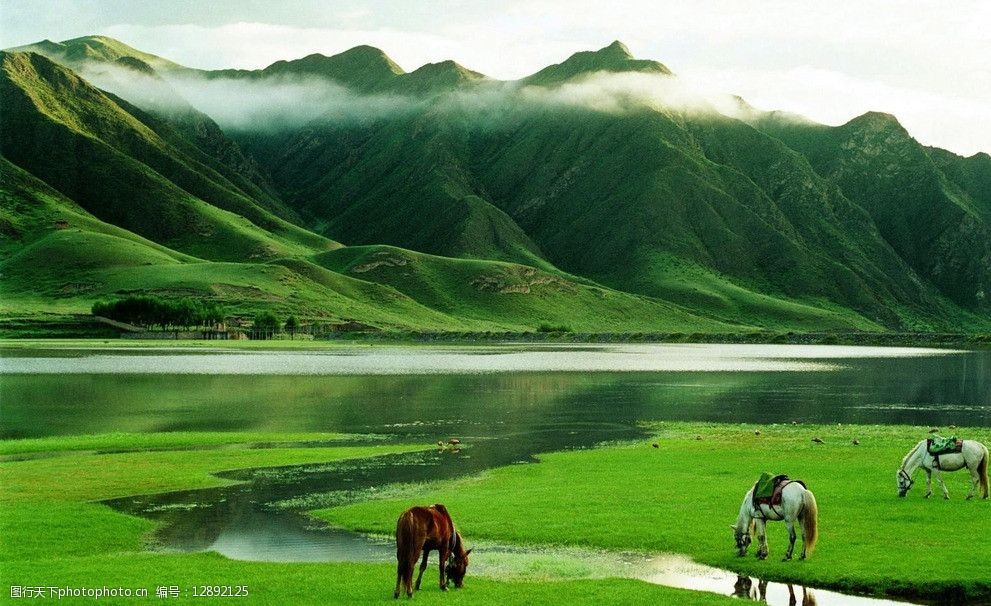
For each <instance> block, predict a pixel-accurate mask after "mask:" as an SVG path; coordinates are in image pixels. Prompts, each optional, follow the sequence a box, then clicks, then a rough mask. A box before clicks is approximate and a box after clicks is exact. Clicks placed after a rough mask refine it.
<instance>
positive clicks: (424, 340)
mask: <svg viewBox="0 0 991 606" xmlns="http://www.w3.org/2000/svg"><path fill="white" fill-rule="evenodd" d="M623 343H630V344H712V345H718V344H723V345H847V346H873V347H931V348H963V349H991V334H983V333H973V334H964V333H860V332H852V333H834V332H828V333H827V332H823V333H799V332H771V331H768V332H750V333H714V334H708V333H642V332H614V333H574V332H408V331H396V332H354V333H341V334H339V335H336V336H334V337H330V338H312V337H310V336H309V335H297V337H296V338H295V339H290V338H288V337H286V338H275V339H264V340H250V339H232V340H183V339H123V338H120V337H118V336H113V335H106V336H60V335H51V336H37V335H31V336H4V337H0V350H2V349H4V348H20V347H37V346H41V347H44V346H50V345H76V346H79V347H89V346H95V347H106V346H111V347H114V348H133V349H143V348H148V347H160V348H174V347H192V348H207V349H279V350H282V349H319V348H322V347H330V348H332V347H338V346H342V345H347V346H360V345H367V346H374V345H408V346H420V345H444V346H458V345H512V344H547V345H558V344H560V345H567V344H623Z"/></svg>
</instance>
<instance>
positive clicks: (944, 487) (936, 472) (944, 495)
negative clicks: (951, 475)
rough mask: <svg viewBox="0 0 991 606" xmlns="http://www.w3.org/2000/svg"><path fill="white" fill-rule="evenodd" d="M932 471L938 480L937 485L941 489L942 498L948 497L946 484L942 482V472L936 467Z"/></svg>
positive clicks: (948, 492)
mask: <svg viewBox="0 0 991 606" xmlns="http://www.w3.org/2000/svg"><path fill="white" fill-rule="evenodd" d="M933 473H934V474H936V481H937V482H939V487H940V488H942V489H943V498H944V499H949V498H950V491H949V490H947V489H946V484H945V483H944V482H943V472H942V471H940V470H938V469H934V470H933Z"/></svg>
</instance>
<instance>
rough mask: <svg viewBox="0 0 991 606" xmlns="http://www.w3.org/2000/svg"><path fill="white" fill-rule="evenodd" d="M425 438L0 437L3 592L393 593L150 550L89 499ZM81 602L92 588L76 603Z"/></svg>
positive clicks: (341, 578)
mask: <svg viewBox="0 0 991 606" xmlns="http://www.w3.org/2000/svg"><path fill="white" fill-rule="evenodd" d="M349 439H350V440H352V441H354V440H356V439H357V444H356V445H353V446H336V445H335V446H321V445H319V443H334V444H337V443H340V442H341V441H342V440H349ZM423 447H424V446H422V445H395V444H388V445H387V444H377V443H375V441H374V440H371V439H360V438H358V437H356V436H342V435H337V434H316V433H314V434H308V433H301V434H269V433H176V434H170V433H169V434H167V433H155V434H107V435H96V436H69V437H59V438H43V439H31V440H8V441H4V442H0V484H2V485H3V486H4V490H3V491H2V493H0V569H2V570H3V582H2V585H3V587H0V596H2V597H0V600H3V601H6V600H7V598H8V597H9V596H10V588H9V586H10V585H20V586H50V585H55V586H70V587H83V586H89V587H93V586H101V585H107V586H110V587H129V588H146V589H149V590H150V592H151V596H152V597H151V598H149V599H155V598H154V595H155V593H154V592H155V588H156V587H157V586H159V585H178V586H180V587H182V588H183V590H184V592H185V594H184V596H183V597H181V598H178V599H173V598H170V599H169V602H170V603H202V598H194V597H192V596H191V595H189V592H190V591H191V588H192V587H193V586H194V585H246V586H247V587H248V590H249V596H250V597H249V598H248V600H249V601H248V602H246V603H251V604H285V603H323V604H353V603H356V602H362V603H367V602H376V601H381V602H384V603H391V601H392V584H393V581H394V578H395V576H394V575H395V567H394V566H393V565H391V564H367V563H365V564H363V563H346V564H345V563H317V564H312V563H292V564H275V563H263V562H242V561H235V560H230V559H227V558H225V557H223V556H220V555H217V554H211V553H205V554H165V553H149V552H145V551H144V546H145V544H146V541H147V540H148V536H149V534H150V533H151V531H152V530H153V529H154V523H153V522H151V521H149V520H145V519H141V518H137V517H134V516H130V515H126V514H123V513H119V512H116V511H114V510H112V509H111V508H109V507H107V506H105V505H102V504H100V503H98V502H96V501H99V500H103V499H109V498H113V497H122V496H127V495H136V494H147V493H156V492H164V491H171V490H182V489H194V488H207V487H212V486H218V485H222V484H224V483H227V482H229V481H228V480H223V479H220V478H218V477H216V476H214V475H211V473H212V472H217V471H222V470H232V469H244V468H255V467H274V466H283V465H298V464H304V463H316V462H329V461H337V460H344V459H354V458H361V457H369V456H376V455H383V454H389V453H397V452H403V451H411V450H416V449H420V448H423ZM389 515H390V517H391V518H394V517H395V516H394V515H393V514H392V513H390V514H389ZM434 572H435V571H434ZM430 578H431V577H430V576H429V575H428V576H427V578H426V579H425V582H424V590H423V591H422V592H421V593H418V594H417V602H425V603H428V604H433V603H444V604H467V603H471V604H535V603H559V602H561V601H565V602H568V603H573V604H600V603H603V602H604V601H619V602H627V603H629V602H636V601H645V600H650V601H653V602H668V603H671V602H677V603H679V604H688V605H696V604H697V605H708V604H718V603H728V601H727V600H726V599H725V598H721V597H719V596H715V595H711V594H699V593H693V592H689V591H682V590H675V589H668V588H665V587H657V586H653V585H650V584H647V583H643V582H639V581H633V580H624V579H604V580H568V581H559V582H553V583H534V582H527V581H520V580H508V581H499V580H493V579H485V578H470V579H469V582H468V584H467V585H466V589H464V590H462V591H451V592H449V593H448V594H447V595H445V594H442V593H441V592H440V591H439V590H438V589H437V588H436V587H435V586H434V584H433V583H432V582H429V580H430ZM84 600H87V601H89V600H91V598H80V599H77V600H75V601H84ZM122 600H123V601H125V602H126V601H127V600H125V599H122ZM102 601H103V602H105V603H115V602H114V601H113V600H112V599H104V600H102ZM131 601H132V602H133V603H137V601H135V600H134V599H132V600H131ZM72 602H73V600H71V599H70V600H69V603H72ZM35 603H47V600H35Z"/></svg>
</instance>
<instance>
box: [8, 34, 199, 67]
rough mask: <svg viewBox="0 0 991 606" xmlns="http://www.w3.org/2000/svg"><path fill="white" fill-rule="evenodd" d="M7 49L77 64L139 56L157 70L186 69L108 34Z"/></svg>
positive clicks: (111, 61) (137, 57) (47, 41)
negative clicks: (109, 36) (132, 46)
mask: <svg viewBox="0 0 991 606" xmlns="http://www.w3.org/2000/svg"><path fill="white" fill-rule="evenodd" d="M7 50H8V51H10V52H23V53H38V54H39V55H44V56H45V57H48V58H49V59H51V60H52V61H56V62H58V63H62V64H64V65H70V66H72V65H74V66H77V67H78V66H81V65H85V64H87V63H90V62H94V61H95V62H100V63H113V62H116V61H120V60H122V59H123V60H125V62H126V60H128V59H137V60H138V61H140V62H141V63H143V64H146V65H149V66H151V67H152V68H154V69H156V70H166V71H168V70H182V69H186V68H184V67H182V66H181V65H179V64H178V63H173V62H171V61H169V60H168V59H163V58H161V57H158V56H156V55H152V54H149V53H145V52H141V51H139V50H138V49H136V48H131V47H130V46H128V45H126V44H124V43H123V42H121V41H119V40H114V39H113V38H108V37H107V36H82V37H80V38H72V39H71V40H63V41H62V42H52V41H51V40H42V41H41V42H35V43H34V44H28V45H26V46H19V47H16V48H10V49H7Z"/></svg>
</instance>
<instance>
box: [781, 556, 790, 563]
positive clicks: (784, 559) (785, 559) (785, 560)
mask: <svg viewBox="0 0 991 606" xmlns="http://www.w3.org/2000/svg"><path fill="white" fill-rule="evenodd" d="M781 561H782V562H790V561H791V558H788V557H785V558H781Z"/></svg>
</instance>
